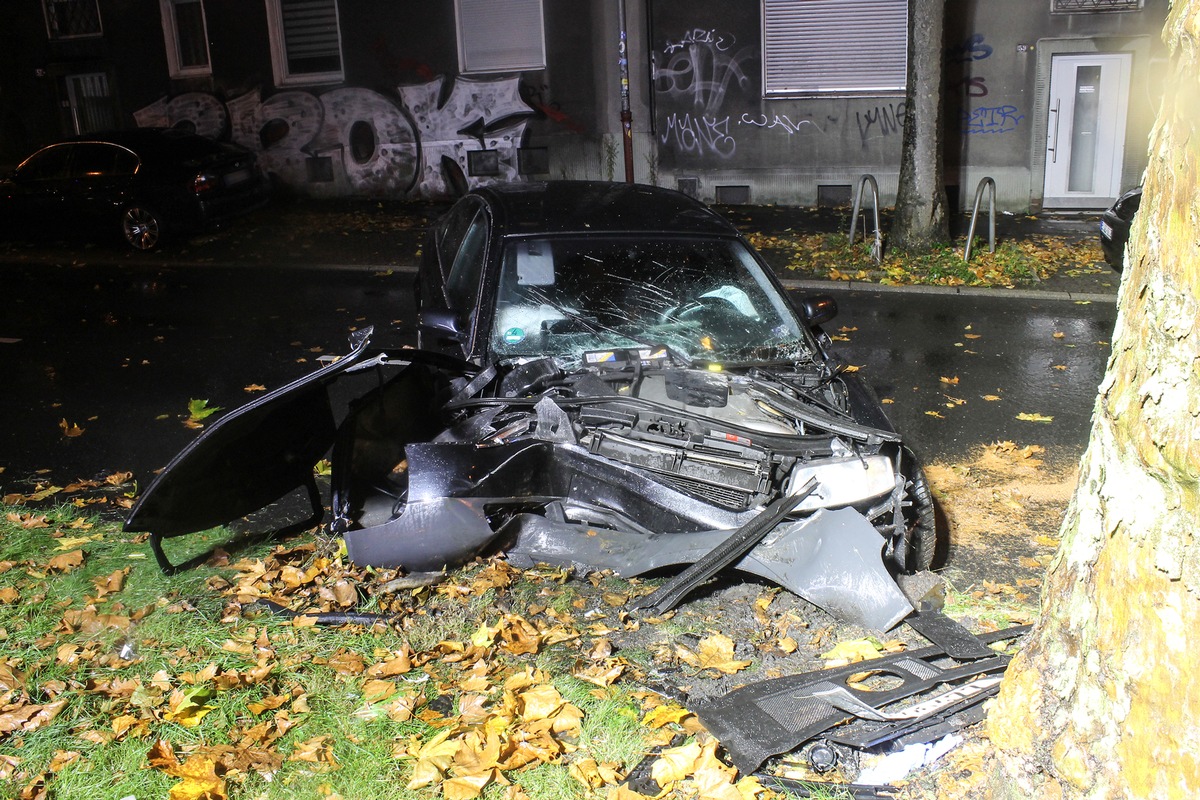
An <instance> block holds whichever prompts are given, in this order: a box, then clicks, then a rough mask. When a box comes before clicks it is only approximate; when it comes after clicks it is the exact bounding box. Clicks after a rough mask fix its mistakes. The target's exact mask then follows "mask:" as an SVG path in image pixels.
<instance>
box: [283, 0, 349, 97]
mask: <svg viewBox="0 0 1200 800" xmlns="http://www.w3.org/2000/svg"><path fill="white" fill-rule="evenodd" d="M267 27H268V28H269V31H270V36H271V63H272V66H273V67H274V69H275V83H276V85H278V86H287V85H295V84H305V85H313V84H319V83H340V82H341V81H342V80H343V79H344V77H345V76H344V73H343V72H342V33H341V27H340V25H339V24H338V6H337V0H267Z"/></svg>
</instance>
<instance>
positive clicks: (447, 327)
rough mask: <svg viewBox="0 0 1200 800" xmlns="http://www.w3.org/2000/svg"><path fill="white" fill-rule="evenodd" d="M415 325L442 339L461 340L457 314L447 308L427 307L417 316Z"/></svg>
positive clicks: (461, 335)
mask: <svg viewBox="0 0 1200 800" xmlns="http://www.w3.org/2000/svg"><path fill="white" fill-rule="evenodd" d="M417 327H418V328H420V329H421V330H422V331H429V332H430V333H432V334H435V335H436V336H437V337H438V338H439V339H441V340H442V341H450V342H459V343H461V342H462V341H463V338H464V337H463V332H462V331H461V330H459V327H458V315H457V314H455V313H454V312H453V311H452V310H450V309H448V308H427V309H425V310H424V311H422V312H421V313H420V314H419V315H418V316H417Z"/></svg>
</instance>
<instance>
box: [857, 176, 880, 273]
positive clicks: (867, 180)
mask: <svg viewBox="0 0 1200 800" xmlns="http://www.w3.org/2000/svg"><path fill="white" fill-rule="evenodd" d="M867 184H870V185H871V210H872V211H873V212H874V215H875V241H874V243H873V244H872V245H871V258H873V259H875V263H876V264H882V263H883V231H882V230H881V229H880V227H879V184H878V183H876V182H875V176H874V175H863V176H862V178H860V179H859V181H858V188H857V189H855V190H854V211H853V213H852V214H851V215H850V244H851V245H853V244H854V233H855V229H857V228H858V212H859V209H860V208H861V207H862V196H863V187H864V186H866V185H867ZM866 240H867V221H866V220H865V219H864V220H863V241H864V242H865V241H866Z"/></svg>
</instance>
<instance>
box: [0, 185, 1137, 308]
mask: <svg viewBox="0 0 1200 800" xmlns="http://www.w3.org/2000/svg"><path fill="white" fill-rule="evenodd" d="M448 207H449V204H448V203H436V202H403V201H395V200H380V201H376V200H348V199H343V200H303V199H302V200H284V201H277V202H274V203H272V204H271V205H269V206H267V207H265V208H263V209H260V210H259V211H256V212H254V213H253V214H251V215H249V216H246V217H243V218H241V219H237V220H234V221H233V222H231V223H230V224H229V225H228V226H227V227H226V228H224V229H223V230H219V231H215V232H212V233H207V234H204V235H201V236H196V237H193V238H191V239H189V240H187V241H182V242H180V241H176V242H172V243H169V244H168V245H167V246H165V247H164V248H163V249H162V250H160V251H157V252H153V253H138V252H134V251H132V250H129V249H128V248H126V247H125V246H124V244H123V243H121V242H119V241H112V242H104V243H99V244H96V243H85V242H74V243H72V242H11V243H7V242H0V260H7V261H13V262H17V263H54V264H66V265H78V266H82V265H99V264H106V265H119V266H130V267H147V266H148V267H203V266H211V267H223V268H237V267H247V266H251V267H254V266H273V267H294V268H318V269H355V270H362V269H368V270H380V271H384V270H396V271H411V270H413V269H415V268H416V266H417V263H418V261H419V258H420V252H421V247H422V245H423V242H424V235H425V230H426V228H427V227H428V226H429V224H430V223H431V222H432V221H433V220H435V219H437V217H438V216H439V215H440V214H442V213H443V212H444V211H445V210H446V209H447V208H448ZM716 210H717V211H718V212H720V213H721V214H723V215H724V216H726V217H727V218H728V219H729V220H731V221H732V222H733V223H734V224H735V225H737V226H738V228H739V229H740V230H741V231H742V232H743V233H746V234H750V233H759V234H763V235H765V236H767V237H773V236H777V235H780V234H787V233H811V232H840V231H848V230H849V221H850V210H849V209H808V208H789V207H782V206H718V207H716ZM1098 218H1099V214H1098V213H1094V214H1090V215H1072V216H1055V215H1039V216H1015V215H1010V214H999V215H997V220H996V222H997V241H998V242H1004V241H1006V240H1011V239H1014V238H1016V239H1027V238H1030V237H1036V236H1058V237H1063V238H1065V239H1067V240H1069V241H1087V240H1089V239H1091V240H1096V241H1098ZM967 225H968V222H967V220H966V219H965V218H962V217H956V218H955V219H953V220H952V225H951V232H952V234H957V235H958V236H959V237H960V239H961V237H962V236H963V234H964V232H965V230H966V228H967ZM867 226H868V227H869V228H870V227H872V226H873V221H872V220H871V219H870V218H868V220H867ZM881 227H882V228H883V230H884V232H885V233H886V231H887V218H886V216H884V218H883V220H882V221H881ZM980 234H982V236H983V238H981V239H979V238H977V240H976V247H977V248H980V249H981V250H985V249H986V247H987V242H986V236H987V219H986V216H983V217H982V218H981V219H980V220H979V222H978V223H977V226H976V235H977V237H978V236H980ZM1097 252H1098V247H1097ZM762 253H763V255H764V257H765V258H766V260H767V262H768V263H769V264H771V266H772V267H774V268H775V269H776V270H777V272H778V274H779V277H780V278H781V279H782V280H784V282H785V283H786V284H788V285H789V286H802V287H804V288H809V287H826V288H834V287H838V288H854V289H864V290H883V291H896V290H902V291H910V292H911V291H917V292H952V293H958V294H974V293H978V292H999V293H1008V294H1014V295H1015V294H1026V293H1034V294H1035V295H1038V296H1046V297H1047V298H1049V297H1050V296H1055V297H1061V298H1063V299H1077V298H1083V299H1088V300H1097V299H1099V300H1115V296H1116V292H1117V286H1118V284H1119V283H1120V276H1119V275H1118V274H1117V273H1116V272H1114V271H1113V270H1112V269H1110V268H1109V267H1108V266H1107V265H1106V264H1104V263H1103V262H1102V261H1101V262H1099V263H1096V264H1081V265H1079V268H1078V269H1072V270H1060V271H1059V272H1057V273H1055V274H1054V275H1052V276H1051V277H1050V278H1048V279H1046V280H1043V281H1041V282H1038V283H1030V284H1029V285H1026V286H1021V287H1017V288H1014V289H989V288H972V287H957V288H955V287H930V286H903V287H891V286H881V285H879V284H877V283H870V282H865V281H850V282H846V281H836V282H835V281H830V280H828V279H827V278H826V277H825V276H819V275H818V276H814V275H801V274H798V273H796V272H794V271H792V270H789V269H787V268H786V264H787V257H786V253H783V252H773V251H772V250H771V249H770V248H764V249H763V250H762ZM829 266H830V267H831V268H836V267H837V266H838V265H837V264H833V263H831V264H830V265H829Z"/></svg>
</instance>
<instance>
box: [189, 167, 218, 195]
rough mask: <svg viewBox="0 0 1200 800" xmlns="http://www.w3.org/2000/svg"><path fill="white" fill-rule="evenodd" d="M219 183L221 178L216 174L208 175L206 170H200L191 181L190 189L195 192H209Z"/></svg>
mask: <svg viewBox="0 0 1200 800" xmlns="http://www.w3.org/2000/svg"><path fill="white" fill-rule="evenodd" d="M220 185H221V179H220V178H219V177H218V176H216V175H209V174H208V173H207V172H201V173H200V174H199V175H197V176H196V179H195V180H194V181H192V191H193V192H195V193H196V194H203V193H205V192H210V191H212V190H213V189H216V188H217V187H218V186H220Z"/></svg>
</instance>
